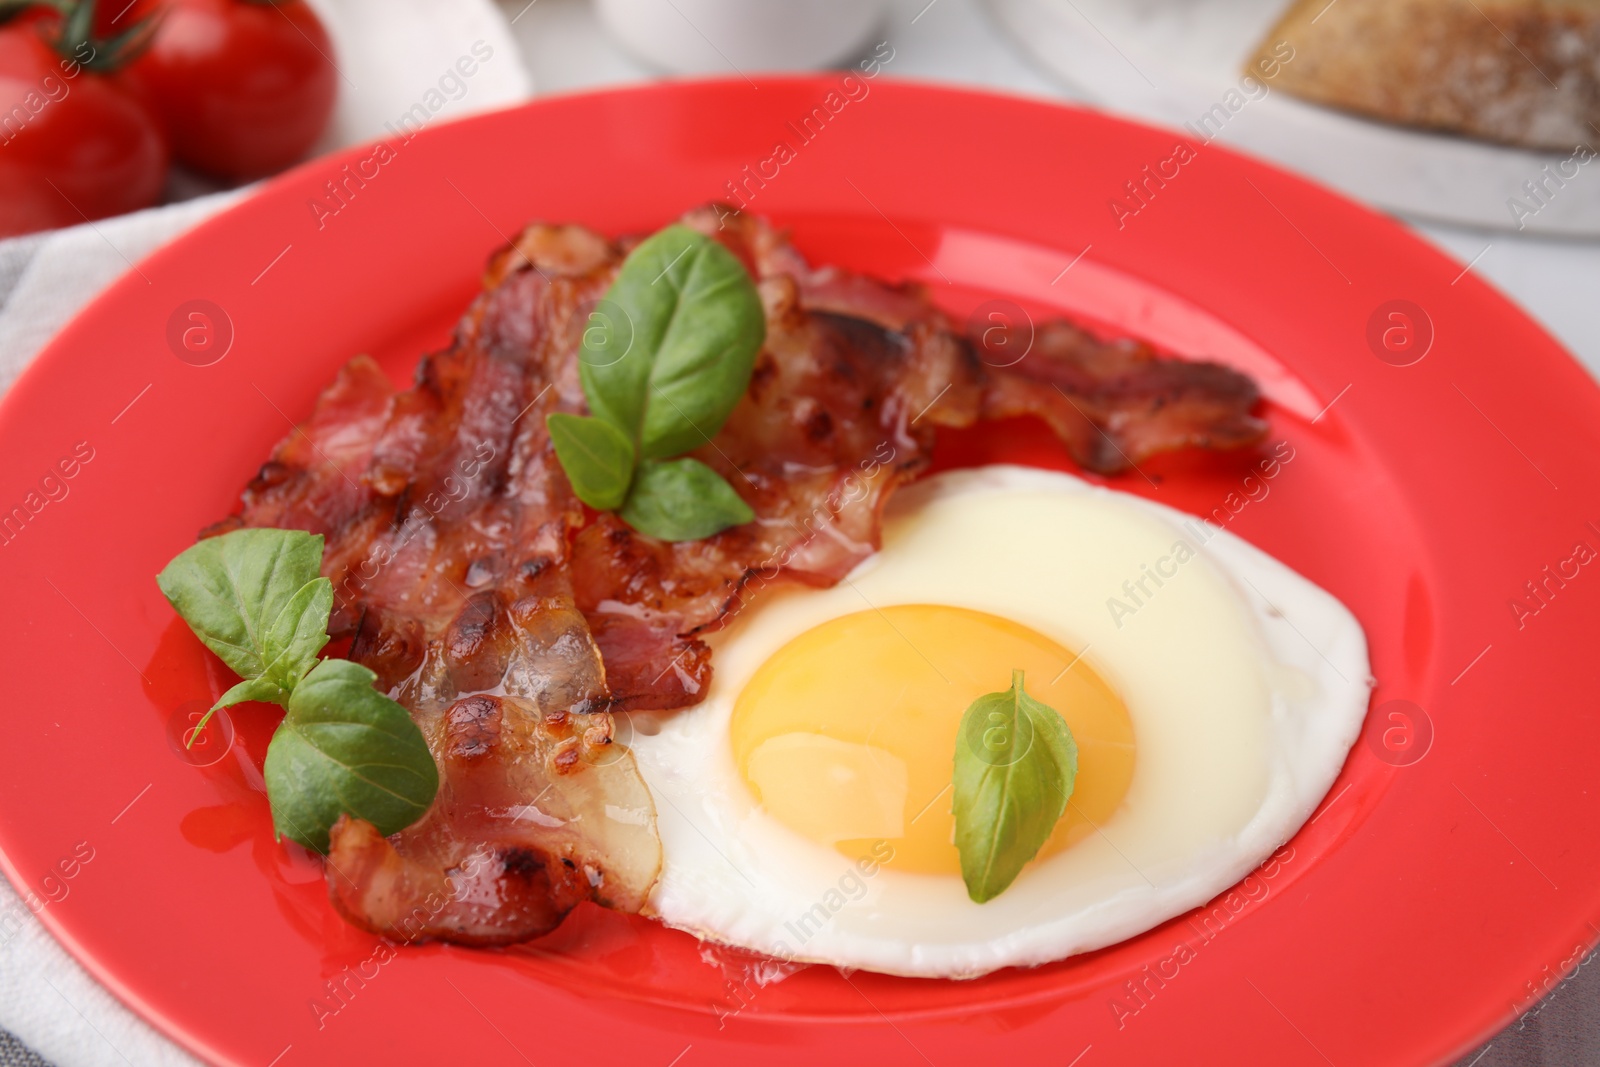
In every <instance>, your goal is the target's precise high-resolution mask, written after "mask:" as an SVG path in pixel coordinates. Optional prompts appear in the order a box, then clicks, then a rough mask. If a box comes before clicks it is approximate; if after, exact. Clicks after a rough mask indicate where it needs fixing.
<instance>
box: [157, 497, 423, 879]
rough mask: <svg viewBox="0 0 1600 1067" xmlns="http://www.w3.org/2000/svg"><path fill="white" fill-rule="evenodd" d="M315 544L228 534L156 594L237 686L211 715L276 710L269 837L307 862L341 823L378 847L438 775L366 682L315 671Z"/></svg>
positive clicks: (179, 565) (295, 537)
mask: <svg viewBox="0 0 1600 1067" xmlns="http://www.w3.org/2000/svg"><path fill="white" fill-rule="evenodd" d="M321 565H322V538H321V536H314V535H312V534H308V533H305V532H303V531H300V530H272V529H249V530H235V531H233V532H232V533H227V534H223V535H222V536H221V537H212V538H207V539H206V540H204V541H201V542H199V543H197V544H195V545H193V546H191V547H190V548H188V549H186V550H184V551H183V552H182V553H180V554H179V555H178V557H177V558H176V559H174V560H173V561H172V562H171V563H169V564H167V566H166V568H165V569H164V570H163V571H162V572H161V573H160V574H159V575H157V576H156V584H157V585H159V586H160V587H161V592H162V593H163V594H164V595H165V596H166V598H167V600H168V601H169V602H170V603H171V604H172V607H173V609H174V610H176V611H177V613H178V614H179V615H180V616H182V617H183V620H184V621H185V622H187V623H188V624H189V628H190V629H191V630H193V631H194V633H195V636H197V637H199V638H200V640H201V641H203V642H204V643H205V645H206V647H207V648H209V649H211V651H213V652H215V653H216V654H217V655H218V656H219V657H221V659H222V661H223V662H224V663H226V664H227V665H228V666H229V667H231V668H233V670H234V671H235V672H236V673H237V674H239V675H240V676H241V677H242V678H243V679H244V680H243V681H241V682H240V683H239V684H238V685H236V686H234V687H233V688H232V689H229V690H228V691H227V692H226V693H224V694H223V695H222V697H221V699H219V700H218V701H217V702H216V704H215V705H214V706H213V707H212V708H211V711H210V712H207V713H206V719H203V720H201V722H200V725H199V726H198V727H196V729H195V731H194V733H198V732H199V730H200V729H201V728H203V727H204V726H205V723H206V721H207V720H208V719H209V718H210V716H211V715H212V714H213V713H215V712H216V710H217V709H218V708H225V707H228V706H229V705H232V704H238V703H240V702H241V701H245V700H260V701H269V702H272V703H276V704H281V705H283V706H284V708H285V709H286V714H285V715H284V719H283V722H282V723H281V724H279V726H278V730H277V732H276V733H274V734H273V735H272V742H271V743H270V744H269V745H268V746H267V758H266V765H265V776H266V782H267V800H268V801H269V802H270V804H271V806H272V822H273V827H274V829H275V830H276V832H277V833H278V835H279V836H280V837H281V836H285V835H286V836H288V837H290V838H292V839H293V840H295V841H298V842H300V843H301V844H302V845H305V846H306V847H307V848H311V849H315V850H316V851H318V852H326V851H327V850H328V830H329V829H330V828H331V827H332V826H333V823H334V820H336V819H337V818H338V817H339V815H340V814H341V813H349V814H350V815H354V816H356V817H357V818H361V819H365V820H366V821H368V822H370V823H372V824H373V825H374V826H376V827H377V828H378V832H379V833H381V834H384V835H385V836H387V835H389V834H392V833H396V832H398V831H400V830H403V829H405V828H406V827H407V826H410V825H411V824H412V823H414V822H416V821H417V819H419V818H421V816H422V813H423V812H425V811H427V810H428V805H429V804H431V803H433V797H434V794H435V793H436V792H438V788H439V769H438V767H436V766H435V765H434V762H433V756H432V755H431V754H430V753H429V752H428V745H427V742H426V741H424V740H423V737H422V731H421V730H419V729H418V728H417V725H416V723H415V722H413V721H412V719H411V715H410V713H409V712H407V711H406V709H405V708H403V707H401V706H400V705H399V704H397V703H395V702H394V701H393V700H390V699H389V698H388V697H386V696H384V695H383V694H382V693H379V692H378V691H377V690H376V689H374V688H372V683H373V682H374V681H376V680H377V675H375V674H373V673H372V672H371V671H369V670H367V669H366V668H365V667H362V666H360V665H359V664H355V663H351V662H349V661H347V660H319V659H318V658H317V654H318V653H319V652H321V651H322V648H323V646H324V645H326V644H327V643H328V615H329V613H330V611H331V610H332V608H333V584H332V583H331V582H329V581H328V579H326V578H324V577H322V576H321V573H320V571H321Z"/></svg>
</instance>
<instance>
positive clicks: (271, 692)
mask: <svg viewBox="0 0 1600 1067" xmlns="http://www.w3.org/2000/svg"><path fill="white" fill-rule="evenodd" d="M288 699H289V690H287V689H285V688H284V687H283V686H281V685H279V684H277V683H276V682H269V681H267V680H266V679H265V678H246V679H245V680H244V681H242V682H240V683H239V684H238V685H236V686H234V687H233V688H232V689H230V690H228V691H227V692H226V693H223V694H222V695H221V696H220V697H218V698H217V702H216V703H215V704H213V705H211V711H208V712H206V714H205V718H203V719H201V720H200V721H199V722H198V723H196V724H195V727H194V732H195V733H198V732H199V731H201V730H204V729H205V726H206V723H207V722H208V721H209V720H210V719H211V713H212V712H214V711H216V710H217V709H218V708H231V707H233V706H234V705H235V704H243V703H244V702H245V701H247V700H259V701H262V702H263V703H268V704H283V703H286V702H287V701H288Z"/></svg>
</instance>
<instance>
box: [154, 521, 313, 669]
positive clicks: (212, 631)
mask: <svg viewBox="0 0 1600 1067" xmlns="http://www.w3.org/2000/svg"><path fill="white" fill-rule="evenodd" d="M321 569H322V537H321V535H313V534H308V533H305V532H304V531H302V530H272V529H250V530H234V531H233V532H232V533H226V534H223V535H222V536H221V537H210V538H207V539H206V540H204V541H200V542H197V543H196V544H194V545H192V546H190V547H189V548H187V549H185V550H184V551H183V552H182V553H181V554H180V555H179V556H178V557H177V558H176V559H174V560H173V561H172V562H171V563H169V564H167V566H166V568H165V569H164V570H162V572H161V573H160V574H158V575H157V576H156V584H157V585H159V586H160V587H161V592H162V593H163V594H164V595H165V596H166V598H167V600H168V601H169V602H170V603H171V604H172V607H173V609H174V610H175V611H177V613H178V614H179V615H181V616H183V620H184V621H185V622H187V623H188V624H189V628H190V629H191V630H193V631H194V632H195V635H196V636H197V637H199V638H200V640H201V641H203V642H205V645H206V647H207V648H209V649H211V651H213V652H215V653H216V654H217V655H218V656H220V657H221V658H222V662H224V663H226V664H227V665H228V666H229V667H232V668H233V670H234V672H235V673H236V674H238V675H240V676H241V677H244V678H259V677H261V676H263V675H264V674H266V673H267V671H268V669H269V668H272V669H273V671H274V678H275V679H278V680H282V679H284V678H287V672H288V671H289V670H290V669H291V668H292V667H293V666H295V665H296V664H303V665H304V667H309V666H310V660H312V659H315V657H316V653H317V651H318V650H320V649H321V648H322V646H323V645H324V644H326V643H327V640H328V635H327V628H328V626H327V623H328V618H327V612H328V609H329V608H330V607H331V606H332V603H333V600H332V593H333V589H332V586H331V585H330V586H329V587H328V589H327V594H328V596H327V606H326V607H323V608H322V631H323V632H322V634H321V640H320V641H316V647H315V648H312V649H311V650H310V654H309V657H308V656H307V655H306V649H307V647H308V646H309V645H310V644H311V643H312V642H313V641H314V640H315V638H314V636H313V635H311V634H310V633H309V631H306V630H305V629H304V626H307V625H310V624H311V620H308V619H307V618H306V615H307V613H308V612H311V613H313V615H314V610H315V608H316V606H317V605H318V604H319V603H321V601H320V600H319V599H318V594H316V593H311V594H306V593H305V589H306V586H307V585H308V584H311V583H314V582H316V581H317V579H318V578H319V576H320V572H321ZM291 602H294V603H295V605H296V606H295V608H294V609H293V610H291V611H290V612H289V614H288V615H287V616H285V615H284V611H285V609H286V608H289V606H290V604H291ZM280 616H283V621H282V622H281V624H280ZM301 673H304V670H303V669H302V672H301ZM289 684H291V685H292V684H293V681H292V680H290V681H289ZM285 688H287V686H285Z"/></svg>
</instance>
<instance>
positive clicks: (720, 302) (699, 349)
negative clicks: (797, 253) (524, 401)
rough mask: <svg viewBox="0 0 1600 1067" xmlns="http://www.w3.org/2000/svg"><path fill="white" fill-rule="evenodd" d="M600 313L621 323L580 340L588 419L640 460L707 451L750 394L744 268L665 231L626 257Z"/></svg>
mask: <svg viewBox="0 0 1600 1067" xmlns="http://www.w3.org/2000/svg"><path fill="white" fill-rule="evenodd" d="M602 304H603V305H609V308H607V309H606V313H608V314H611V315H617V316H620V317H621V318H622V319H623V321H622V322H621V323H618V324H613V327H614V328H606V329H590V330H587V331H585V333H584V341H583V347H582V349H581V351H580V353H579V363H578V373H579V376H580V378H581V379H582V382H583V393H584V396H585V397H586V398H587V399H588V401H589V410H590V411H592V412H593V413H594V414H595V415H596V416H598V417H599V418H602V419H604V420H605V421H607V422H609V423H611V425H613V426H615V427H616V428H617V429H619V430H621V431H622V433H623V434H624V435H625V436H626V437H627V438H628V440H630V441H632V442H633V443H634V445H635V448H636V451H637V453H638V457H639V459H641V460H647V459H665V458H667V457H669V456H676V455H680V454H682V453H684V452H688V451H690V450H691V449H694V448H698V447H699V446H700V445H703V444H705V442H707V441H709V440H710V439H711V438H712V437H713V436H714V435H715V434H716V432H717V431H718V430H720V429H722V424H723V423H724V422H726V421H727V419H728V415H729V413H730V412H732V411H733V408H734V405H735V404H737V403H738V402H739V398H740V397H742V396H743V395H744V391H745V389H746V388H747V387H748V386H749V384H750V371H751V369H752V368H753V367H754V365H755V358H756V353H757V352H759V351H760V350H761V343H762V341H763V340H764V339H765V337H766V316H765V315H764V314H763V312H762V309H761V297H760V295H759V294H758V293H757V292H756V287H755V283H754V282H753V281H752V280H751V278H750V274H749V272H748V271H746V270H745V269H744V265H743V264H742V263H740V262H739V260H738V258H737V257H735V256H734V254H733V253H732V252H729V251H728V250H727V249H726V248H724V247H722V245H720V244H718V243H717V242H716V241H713V240H712V239H711V238H709V237H707V236H705V235H704V234H702V233H699V232H697V231H695V230H691V229H689V228H688V227H687V226H668V227H667V228H666V229H664V230H662V231H660V232H659V233H657V234H655V235H654V236H652V237H649V238H647V239H646V240H645V241H643V242H642V243H640V245H639V246H638V247H637V248H635V249H634V250H633V252H632V253H630V254H629V256H628V258H627V260H626V262H624V263H623V265H622V269H621V270H620V271H619V272H618V273H617V280H616V281H615V282H614V283H612V286H611V289H610V290H609V291H608V292H607V293H606V296H605V299H604V300H603V301H602ZM601 313H602V312H601V309H597V311H596V314H597V315H599V314H601ZM562 465H563V466H565V459H563V461H562Z"/></svg>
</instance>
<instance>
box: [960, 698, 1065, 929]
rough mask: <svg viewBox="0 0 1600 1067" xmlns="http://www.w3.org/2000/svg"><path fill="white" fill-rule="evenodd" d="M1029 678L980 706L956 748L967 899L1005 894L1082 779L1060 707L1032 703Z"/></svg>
mask: <svg viewBox="0 0 1600 1067" xmlns="http://www.w3.org/2000/svg"><path fill="white" fill-rule="evenodd" d="M1022 683H1023V672H1022V671H1020V670H1018V671H1012V672H1011V688H1010V689H1008V690H1006V691H1005V692H1002V693H988V694H985V695H984V696H981V697H979V698H978V699H977V700H974V701H973V702H972V704H971V706H970V707H968V708H967V711H966V714H965V715H963V716H962V718H961V730H960V734H959V737H960V740H959V741H958V742H957V744H956V756H955V776H954V780H953V784H954V793H955V799H954V803H953V808H954V812H955V818H956V848H957V850H958V851H959V852H960V853H961V878H962V880H963V881H965V882H966V883H967V896H969V897H971V898H972V899H973V900H974V901H976V902H977V903H979V904H982V903H983V902H984V901H986V900H992V899H994V898H995V897H997V896H999V895H1000V894H1001V893H1003V892H1004V891H1005V890H1006V888H1007V887H1008V886H1010V885H1011V883H1012V882H1014V881H1015V880H1016V878H1017V875H1018V874H1020V873H1021V872H1022V868H1023V866H1024V865H1025V864H1026V863H1027V862H1028V861H1029V860H1031V859H1033V857H1034V856H1036V855H1038V853H1039V849H1040V848H1041V847H1042V846H1043V845H1044V843H1045V840H1046V839H1047V838H1048V837H1049V836H1050V832H1051V831H1052V830H1053V829H1055V825H1056V822H1057V820H1059V819H1060V818H1061V814H1062V812H1064V811H1066V808H1067V800H1068V798H1069V797H1071V795H1072V787H1073V783H1074V782H1075V781H1076V779H1077V777H1078V745H1077V742H1075V741H1074V740H1073V739H1072V731H1071V730H1069V729H1068V728H1067V724H1066V721H1065V720H1063V719H1062V718H1061V716H1060V715H1059V714H1058V713H1057V712H1056V710H1055V709H1054V708H1051V707H1050V706H1048V705H1046V704H1041V703H1040V702H1039V701H1037V700H1035V699H1033V698H1032V697H1031V696H1029V695H1028V694H1027V692H1026V690H1025V689H1024V688H1023V684H1022Z"/></svg>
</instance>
